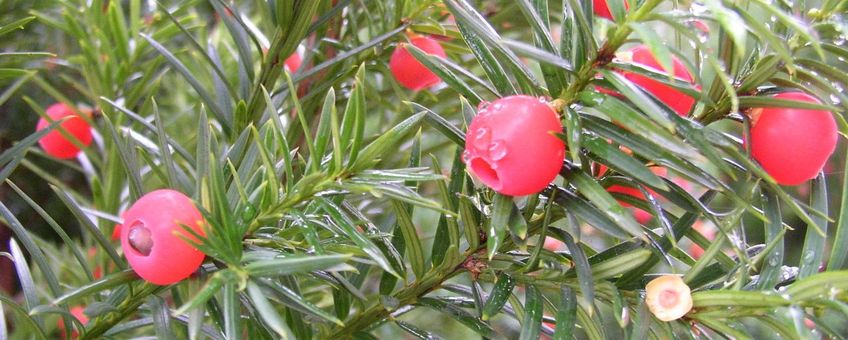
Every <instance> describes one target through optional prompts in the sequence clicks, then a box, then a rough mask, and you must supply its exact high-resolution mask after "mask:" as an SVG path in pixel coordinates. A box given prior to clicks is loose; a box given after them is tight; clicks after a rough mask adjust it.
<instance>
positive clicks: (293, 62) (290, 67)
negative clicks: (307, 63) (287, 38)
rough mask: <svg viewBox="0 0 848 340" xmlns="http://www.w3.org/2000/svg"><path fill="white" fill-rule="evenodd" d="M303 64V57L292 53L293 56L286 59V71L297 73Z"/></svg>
mask: <svg viewBox="0 0 848 340" xmlns="http://www.w3.org/2000/svg"><path fill="white" fill-rule="evenodd" d="M301 63H303V57H301V56H300V53H298V52H294V53H292V55H290V56H289V57H288V58H286V62H285V65H286V66H285V67H286V71H289V73H295V72H297V70H298V69H299V68H300V64H301Z"/></svg>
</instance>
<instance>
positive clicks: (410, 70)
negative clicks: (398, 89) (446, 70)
mask: <svg viewBox="0 0 848 340" xmlns="http://www.w3.org/2000/svg"><path fill="white" fill-rule="evenodd" d="M410 43H412V45H413V46H415V47H418V48H420V49H421V50H422V51H424V52H426V53H427V54H431V55H434V56H437V57H440V58H446V57H447V55H446V54H445V50H444V49H443V48H442V45H440V44H439V42H438V41H436V39H433V38H431V37H428V36H418V37H415V38H412V39H411V40H410ZM389 69H390V70H391V71H392V75H393V76H394V77H395V79H396V80H397V81H398V83H400V84H401V85H403V86H404V87H406V88H408V89H410V90H415V91H418V90H421V89H424V88H428V87H431V86H433V85H436V84H438V83H439V82H441V81H442V80H441V79H439V76H437V75H436V74H435V73H433V72H431V71H430V69H428V68H427V67H426V66H424V64H421V62H419V61H418V59H415V57H414V56H413V55H412V53H409V50H407V47H406V44H405V43H401V44H399V45H398V47H397V48H395V51H394V52H392V56H391V58H390V59H389Z"/></svg>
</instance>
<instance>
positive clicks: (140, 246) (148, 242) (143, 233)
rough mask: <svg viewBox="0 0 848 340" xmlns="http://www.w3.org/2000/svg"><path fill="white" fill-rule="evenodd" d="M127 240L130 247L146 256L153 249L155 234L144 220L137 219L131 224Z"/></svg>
mask: <svg viewBox="0 0 848 340" xmlns="http://www.w3.org/2000/svg"><path fill="white" fill-rule="evenodd" d="M127 241H128V243H129V244H130V247H132V248H133V249H134V250H135V251H137V252H139V253H140V254H142V255H144V256H148V255H150V251H151V250H153V235H152V233H151V232H150V229H147V227H145V226H144V223H142V222H138V221H136V222H134V223H133V224H132V226H130V231H129V235H127Z"/></svg>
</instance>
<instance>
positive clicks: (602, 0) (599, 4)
mask: <svg viewBox="0 0 848 340" xmlns="http://www.w3.org/2000/svg"><path fill="white" fill-rule="evenodd" d="M607 1H622V2H624V8H625V9H630V4H628V3H627V0H592V8H593V9H594V11H595V15H597V16H599V17H601V18H606V19H609V20H614V19H613V18H612V12H610V9H609V5H608V4H607Z"/></svg>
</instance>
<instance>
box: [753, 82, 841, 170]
mask: <svg viewBox="0 0 848 340" xmlns="http://www.w3.org/2000/svg"><path fill="white" fill-rule="evenodd" d="M774 98H777V99H785V100H794V101H799V102H807V103H816V104H820V103H821V102H820V101H819V100H818V99H816V98H815V97H813V96H811V95H808V94H806V93H803V92H784V93H780V94H777V95H775V96H774ZM750 138H751V155H752V156H753V158H754V159H755V160H756V161H757V162H759V163H760V165H762V167H763V169H765V170H766V172H768V174H769V175H770V176H771V177H772V178H774V180H775V181H777V183H779V184H782V185H799V184H801V183H804V182H806V181H807V180H809V179H812V178H814V177H816V175H817V174H818V173H819V172H820V171H821V170H822V168H823V167H824V165H825V163H827V160H828V158H830V155H831V154H833V151H834V150H835V149H836V141H837V139H838V135H837V129H836V121H835V120H834V119H833V113H831V112H829V111H824V110H808V109H793V108H783V107H766V108H757V109H754V110H752V112H751V137H750Z"/></svg>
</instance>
